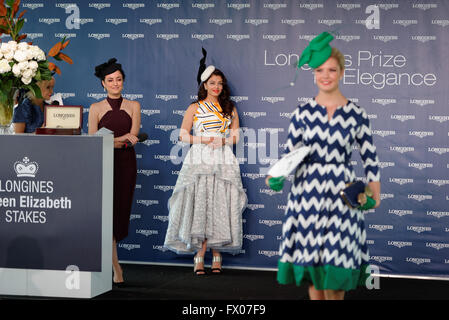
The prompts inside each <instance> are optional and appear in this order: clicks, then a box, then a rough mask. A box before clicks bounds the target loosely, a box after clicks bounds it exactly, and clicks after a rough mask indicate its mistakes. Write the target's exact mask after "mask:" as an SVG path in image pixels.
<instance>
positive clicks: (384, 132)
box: [373, 130, 396, 138]
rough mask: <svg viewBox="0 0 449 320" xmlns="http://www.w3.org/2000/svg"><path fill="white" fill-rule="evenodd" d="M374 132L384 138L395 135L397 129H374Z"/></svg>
mask: <svg viewBox="0 0 449 320" xmlns="http://www.w3.org/2000/svg"><path fill="white" fill-rule="evenodd" d="M373 134H376V135H378V136H381V137H382V138H385V137H387V136H395V135H396V131H393V130H373Z"/></svg>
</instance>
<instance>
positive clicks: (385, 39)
mask: <svg viewBox="0 0 449 320" xmlns="http://www.w3.org/2000/svg"><path fill="white" fill-rule="evenodd" d="M373 39H374V40H380V41H382V42H385V43H387V42H390V41H393V40H398V39H399V37H398V36H376V35H374V36H373Z"/></svg>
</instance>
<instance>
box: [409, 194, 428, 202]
mask: <svg viewBox="0 0 449 320" xmlns="http://www.w3.org/2000/svg"><path fill="white" fill-rule="evenodd" d="M407 199H411V200H416V201H418V202H421V201H425V200H432V196H431V195H430V194H409V195H407Z"/></svg>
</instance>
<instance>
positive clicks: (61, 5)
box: [55, 3, 76, 9]
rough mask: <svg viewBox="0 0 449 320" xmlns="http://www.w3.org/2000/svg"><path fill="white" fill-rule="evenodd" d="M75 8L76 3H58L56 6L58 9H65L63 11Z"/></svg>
mask: <svg viewBox="0 0 449 320" xmlns="http://www.w3.org/2000/svg"><path fill="white" fill-rule="evenodd" d="M74 6H76V3H56V4H55V7H56V8H63V9H66V8H68V7H74Z"/></svg>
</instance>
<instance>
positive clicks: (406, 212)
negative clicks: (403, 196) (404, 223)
mask: <svg viewBox="0 0 449 320" xmlns="http://www.w3.org/2000/svg"><path fill="white" fill-rule="evenodd" d="M388 213H390V214H394V215H397V216H399V217H403V216H406V215H410V214H413V210H404V209H389V210H388Z"/></svg>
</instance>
